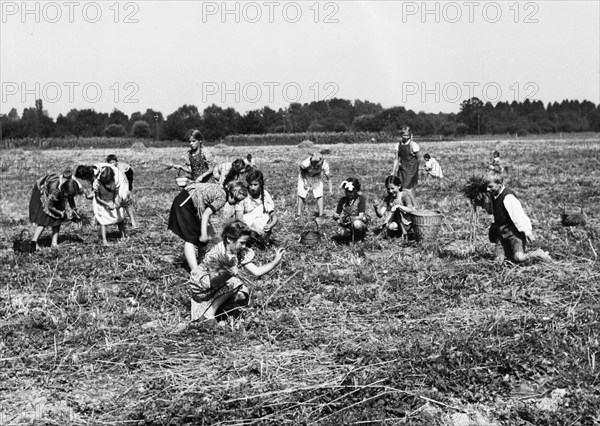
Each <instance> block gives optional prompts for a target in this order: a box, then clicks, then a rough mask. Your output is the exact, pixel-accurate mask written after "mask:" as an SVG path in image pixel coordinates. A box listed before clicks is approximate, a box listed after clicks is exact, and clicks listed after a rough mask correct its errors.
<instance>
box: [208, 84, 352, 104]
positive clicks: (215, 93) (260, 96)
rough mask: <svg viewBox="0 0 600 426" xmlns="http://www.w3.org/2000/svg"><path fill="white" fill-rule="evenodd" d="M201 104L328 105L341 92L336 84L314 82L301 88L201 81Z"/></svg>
mask: <svg viewBox="0 0 600 426" xmlns="http://www.w3.org/2000/svg"><path fill="white" fill-rule="evenodd" d="M201 88H202V102H203V103H210V102H219V101H220V102H221V103H232V102H233V103H236V104H239V103H242V102H243V103H249V104H258V105H265V104H270V105H273V104H281V103H288V104H289V103H294V102H318V101H327V100H329V99H332V98H334V97H335V95H336V94H337V93H338V92H339V90H340V88H339V86H338V84H337V83H335V82H332V81H329V82H325V83H320V82H313V83H311V84H300V83H297V82H293V81H288V82H276V81H263V82H256V81H249V82H239V81H236V82H216V81H204V82H202V84H201Z"/></svg>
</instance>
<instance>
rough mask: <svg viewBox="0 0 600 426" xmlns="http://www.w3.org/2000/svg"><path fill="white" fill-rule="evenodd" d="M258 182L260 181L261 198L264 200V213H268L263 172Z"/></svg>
mask: <svg viewBox="0 0 600 426" xmlns="http://www.w3.org/2000/svg"><path fill="white" fill-rule="evenodd" d="M258 182H259V183H260V199H261V201H262V206H263V213H266V212H267V208H266V207H265V178H264V176H263V174H262V173H261V174H260V178H259V181H258Z"/></svg>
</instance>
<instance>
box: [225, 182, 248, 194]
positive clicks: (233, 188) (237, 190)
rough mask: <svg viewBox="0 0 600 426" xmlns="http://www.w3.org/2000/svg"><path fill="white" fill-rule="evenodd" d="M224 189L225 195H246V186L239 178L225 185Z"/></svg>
mask: <svg viewBox="0 0 600 426" xmlns="http://www.w3.org/2000/svg"><path fill="white" fill-rule="evenodd" d="M225 191H226V192H227V195H233V196H234V197H235V198H238V195H239V196H241V197H247V196H248V188H246V186H245V185H244V184H243V183H242V182H240V181H239V180H234V181H232V182H229V183H228V184H227V185H225Z"/></svg>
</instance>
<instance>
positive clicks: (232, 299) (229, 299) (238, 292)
mask: <svg viewBox="0 0 600 426" xmlns="http://www.w3.org/2000/svg"><path fill="white" fill-rule="evenodd" d="M227 286H228V288H229V289H230V291H227V292H226V293H223V294H221V295H219V296H217V297H215V298H214V299H213V300H212V302H211V304H210V307H209V308H208V309H207V310H206V311H205V312H204V315H203V317H204V318H205V319H211V318H214V317H215V314H216V313H217V311H218V310H219V308H220V307H221V306H223V305H224V304H225V303H228V306H227V307H229V304H231V305H237V306H241V305H246V304H248V301H249V297H248V288H246V286H244V285H243V284H241V281H240V280H239V278H236V277H234V278H230V279H229V280H228V281H227ZM232 307H233V306H232Z"/></svg>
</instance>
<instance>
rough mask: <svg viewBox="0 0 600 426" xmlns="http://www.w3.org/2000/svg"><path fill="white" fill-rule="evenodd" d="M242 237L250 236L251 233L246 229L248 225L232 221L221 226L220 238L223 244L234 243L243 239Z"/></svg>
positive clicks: (239, 221)
mask: <svg viewBox="0 0 600 426" xmlns="http://www.w3.org/2000/svg"><path fill="white" fill-rule="evenodd" d="M244 235H247V236H251V235H252V231H251V230H250V228H248V225H246V224H245V223H244V222H242V221H241V220H234V221H231V222H228V223H226V224H225V225H224V226H223V231H222V232H221V238H222V239H223V242H224V243H225V244H227V243H230V242H232V241H236V240H237V239H238V238H240V237H243V236H244Z"/></svg>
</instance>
